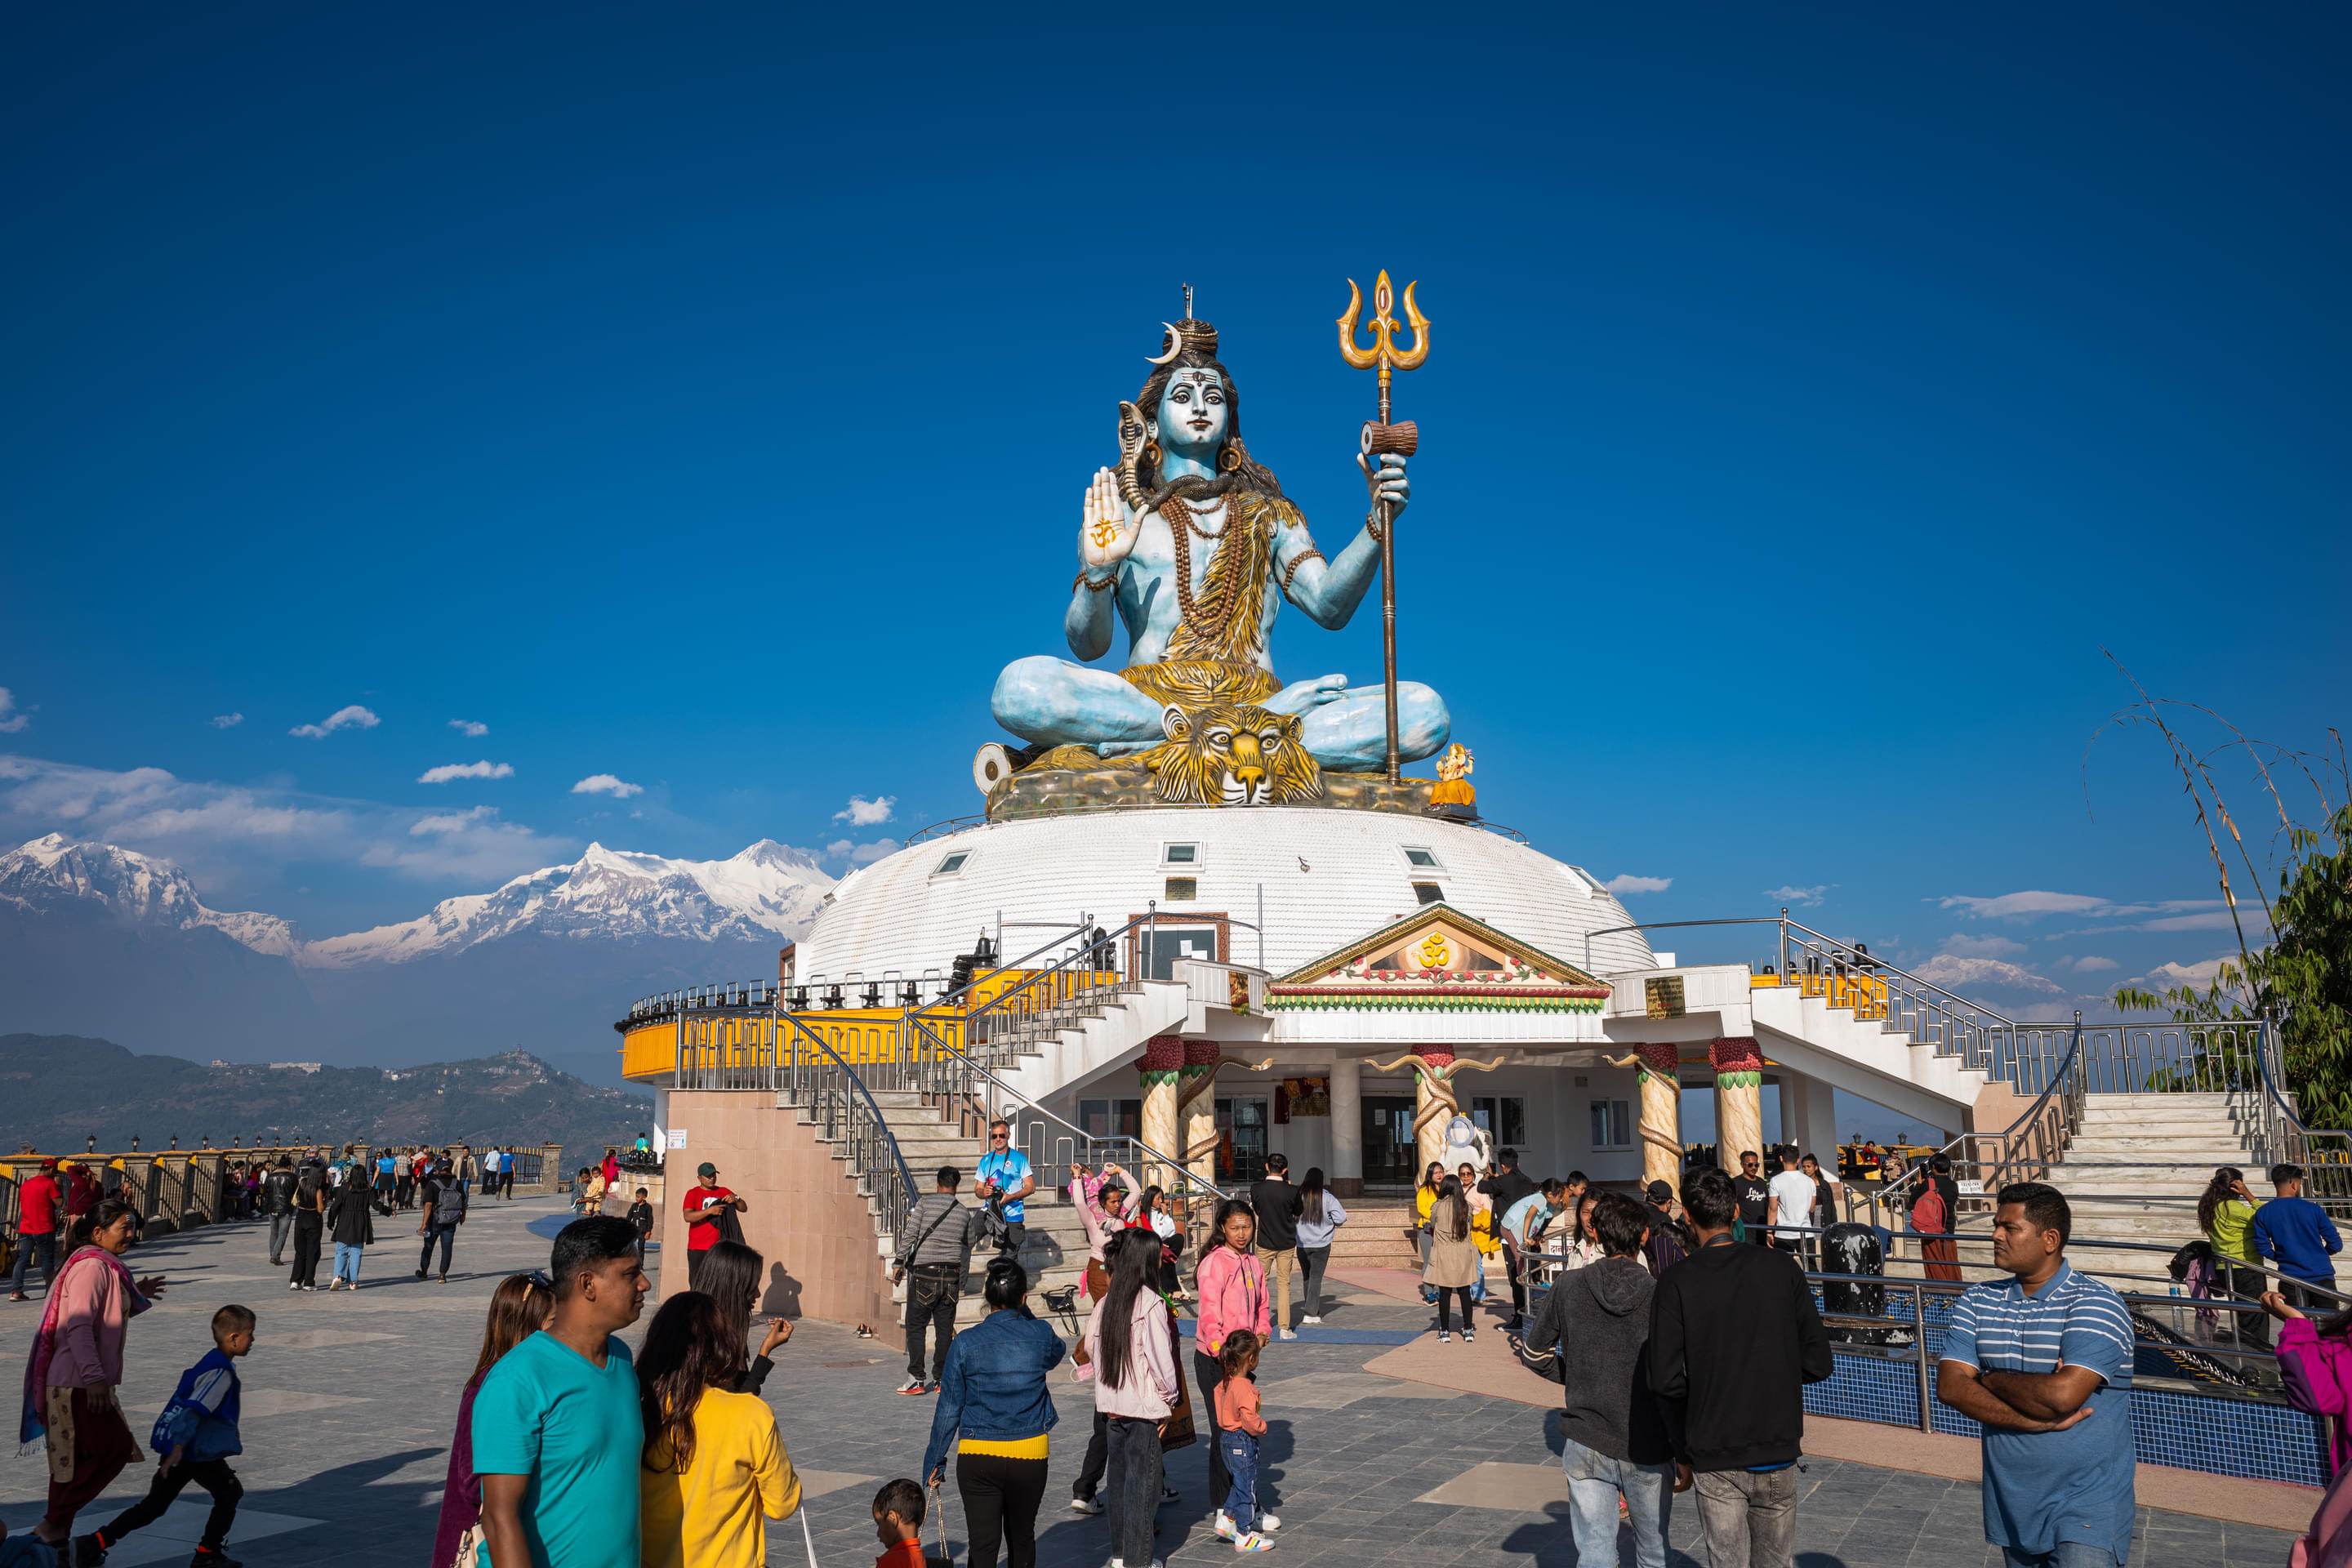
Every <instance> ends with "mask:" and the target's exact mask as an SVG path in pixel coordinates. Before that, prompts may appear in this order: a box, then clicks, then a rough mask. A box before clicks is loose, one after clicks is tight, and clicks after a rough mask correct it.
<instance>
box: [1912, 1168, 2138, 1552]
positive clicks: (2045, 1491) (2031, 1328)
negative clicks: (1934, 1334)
mask: <svg viewBox="0 0 2352 1568" xmlns="http://www.w3.org/2000/svg"><path fill="white" fill-rule="evenodd" d="M2073 1223H2074V1222H2073V1216H2072V1215H2071V1214H2069V1212H2068V1210H2067V1207H2066V1200H2065V1198H2064V1197H2063V1195H2062V1194H2060V1193H2059V1192H2058V1190H2057V1189H2056V1188H2055V1187H2050V1186H2044V1185H2043V1184H2041V1183H2039V1182H2016V1183H2012V1184H2010V1185H2008V1186H2005V1187H2003V1188H2001V1190H2000V1209H1999V1213H1998V1215H1997V1216H1996V1218H1995V1220H1994V1222H1993V1232H1992V1237H1993V1240H1992V1260H1993V1266H1994V1267H1995V1268H2000V1269H2001V1270H2003V1271H2004V1272H2006V1273H2008V1274H2010V1275H2011V1276H2013V1278H2012V1279H2011V1280H2010V1281H2009V1282H2008V1283H2006V1284H2001V1285H1990V1284H1987V1285H1972V1286H1970V1287H1969V1289H1968V1292H1967V1293H1966V1294H1965V1295H1963V1296H1962V1297H1961V1298H1960V1301H1959V1305H1958V1308H1956V1309H1955V1310H1954V1311H1953V1313H1952V1321H1951V1326H1950V1328H1949V1329H1948V1331H1946V1333H1945V1336H1944V1355H1943V1361H1942V1363H1941V1364H1940V1365H1938V1366H1937V1370H1936V1397H1937V1398H1938V1399H1940V1400H1942V1401H1943V1402H1944V1403H1945V1404H1947V1405H1950V1406H1951V1407H1952V1408H1953V1409H1955V1410H1957V1411H1958V1412H1959V1413H1960V1414H1961V1415H1966V1416H1968V1417H1969V1418H1970V1419H1972V1420H1974V1421H1976V1422H1977V1423H1978V1424H1979V1425H1980V1426H1983V1427H1984V1521H1985V1539H1986V1540H1987V1541H1989V1542H1991V1543H1992V1544H1993V1545H1996V1546H1998V1547H2000V1549H2001V1551H2002V1552H2003V1553H2005V1555H2006V1558H2007V1561H2008V1563H2010V1564H2011V1568H2108V1565H2109V1564H2110V1563H2124V1562H2126V1560H2127V1559H2128V1558H2129V1557H2130V1556H2131V1534H2132V1480H2133V1477H2134V1465H2135V1460H2134V1457H2133V1452H2132V1430H2131V1380H2132V1343H2133V1334H2132V1325H2131V1314H2130V1313H2129V1312H2128V1311H2126V1310H2125V1307H2124V1301H2123V1298H2122V1297H2120V1296H2118V1295H2116V1292H2115V1291H2114V1290H2113V1289H2110V1288H2109V1287H2107V1286H2106V1285H2104V1284H2102V1283H2100V1282H2099V1281H2098V1280H2096V1279H2091V1278H2090V1277H2088V1276H2087V1275H2084V1274H2080V1273H2077V1272H2076V1271H2075V1270H2074V1268H2073V1267H2072V1266H2071V1265H2069V1264H2068V1263H2067V1261H2066V1237H2067V1235H2068V1233H2069V1232H2070V1231H2071V1230H2072V1228H2073Z"/></svg>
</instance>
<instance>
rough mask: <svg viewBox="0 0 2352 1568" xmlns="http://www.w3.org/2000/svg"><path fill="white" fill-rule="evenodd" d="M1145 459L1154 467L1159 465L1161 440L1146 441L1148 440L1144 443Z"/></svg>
mask: <svg viewBox="0 0 2352 1568" xmlns="http://www.w3.org/2000/svg"><path fill="white" fill-rule="evenodd" d="M1143 460H1144V461H1145V462H1147V463H1150V465H1152V466H1153V467H1154V468H1157V467H1159V465H1160V443H1159V442H1157V441H1146V442H1145V443H1144V444H1143Z"/></svg>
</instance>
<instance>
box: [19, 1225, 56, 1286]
mask: <svg viewBox="0 0 2352 1568" xmlns="http://www.w3.org/2000/svg"><path fill="white" fill-rule="evenodd" d="M36 1252H37V1253H39V1254H40V1255H41V1280H42V1282H43V1283H44V1284H46V1285H48V1286H52V1287H54V1286H55V1285H56V1284H57V1282H58V1233H57V1232H56V1231H53V1230H51V1231H35V1232H33V1233H32V1234H31V1235H29V1236H19V1237H17V1238H16V1272H15V1273H13V1274H11V1275H10V1276H9V1277H8V1294H10V1295H11V1296H21V1295H23V1294H24V1293H25V1275H26V1265H28V1264H30V1263H31V1262H32V1261H33V1254H35V1253H36Z"/></svg>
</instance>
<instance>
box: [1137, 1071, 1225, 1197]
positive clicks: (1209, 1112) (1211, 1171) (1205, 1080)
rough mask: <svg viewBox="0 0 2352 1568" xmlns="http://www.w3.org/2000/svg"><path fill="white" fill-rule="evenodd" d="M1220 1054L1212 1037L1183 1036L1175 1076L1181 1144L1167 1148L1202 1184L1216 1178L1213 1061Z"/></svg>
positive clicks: (1211, 1183)
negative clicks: (1181, 1060) (1181, 1058)
mask: <svg viewBox="0 0 2352 1568" xmlns="http://www.w3.org/2000/svg"><path fill="white" fill-rule="evenodd" d="M1222 1054H1223V1053H1222V1051H1221V1049H1220V1048H1219V1047H1218V1045H1217V1042H1216V1041H1214V1040H1186V1041H1185V1042H1184V1066H1183V1068H1182V1070H1181V1072H1180V1073H1179V1074H1178V1076H1177V1090H1176V1103H1177V1112H1178V1114H1177V1120H1178V1121H1181V1123H1182V1124H1183V1129H1184V1146H1183V1147H1182V1148H1181V1149H1178V1148H1173V1147H1171V1148H1170V1149H1169V1151H1168V1152H1170V1153H1171V1154H1173V1155H1175V1156H1176V1157H1177V1158H1179V1159H1181V1160H1182V1161H1183V1162H1184V1163H1185V1165H1186V1166H1187V1167H1188V1168H1189V1169H1190V1170H1191V1171H1192V1179H1193V1180H1195V1181H1197V1182H1200V1183H1202V1184H1204V1185H1214V1184H1215V1183H1216V1180H1217V1064H1218V1058H1219V1057H1220V1056H1221V1055H1222ZM1147 1114H1148V1112H1147Z"/></svg>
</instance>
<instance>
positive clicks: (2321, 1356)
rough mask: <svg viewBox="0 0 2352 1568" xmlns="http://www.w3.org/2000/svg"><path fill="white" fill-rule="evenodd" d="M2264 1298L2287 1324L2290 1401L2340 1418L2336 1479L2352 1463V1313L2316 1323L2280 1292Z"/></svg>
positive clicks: (2333, 1467) (2332, 1464) (2330, 1453)
mask: <svg viewBox="0 0 2352 1568" xmlns="http://www.w3.org/2000/svg"><path fill="white" fill-rule="evenodd" d="M2262 1301H2263V1310H2265V1311H2267V1312H2269V1313H2270V1315H2271V1316H2272V1317H2273V1318H2276V1319H2278V1320H2279V1322H2280V1325H2281V1326H2280V1329H2279V1338H2278V1363H2279V1383H2280V1392H2281V1393H2283V1394H2285V1395H2286V1402H2287V1403H2288V1404H2289V1405H2294V1407H2295V1408H2296V1409H2297V1410H2300V1411H2303V1412H2305V1414H2306V1415H2333V1416H2334V1417H2336V1426H2335V1436H2334V1439H2333V1440H2332V1441H2330V1442H2329V1444H2328V1445H2327V1474H2328V1476H2329V1477H2330V1478H2331V1479H2332V1478H2334V1477H2335V1476H2336V1475H2338V1474H2340V1473H2341V1472H2342V1471H2343V1469H2344V1468H2345V1467H2346V1466H2347V1464H2352V1337H2347V1333H2346V1330H2347V1329H2352V1312H2342V1313H2337V1314H2336V1315H2334V1316H2331V1317H2329V1318H2326V1319H2324V1320H2322V1321H2318V1322H2314V1321H2312V1320H2311V1319H2309V1318H2307V1317H2305V1316H2304V1314H2303V1313H2302V1312H2301V1311H2299V1310H2296V1309H2295V1308H2293V1307H2290V1306H2288V1305H2287V1304H2286V1298H2285V1297H2284V1296H2283V1295H2281V1294H2279V1292H2277V1291H2276V1290H2265V1291H2264V1292H2263V1298H2262Z"/></svg>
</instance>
